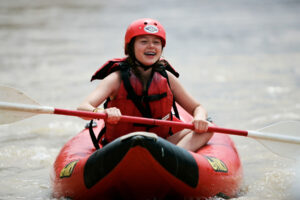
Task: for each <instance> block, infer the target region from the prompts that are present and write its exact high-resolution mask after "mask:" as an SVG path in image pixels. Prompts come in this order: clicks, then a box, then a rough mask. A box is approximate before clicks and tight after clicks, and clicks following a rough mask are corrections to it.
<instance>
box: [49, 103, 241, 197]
mask: <svg viewBox="0 0 300 200" xmlns="http://www.w3.org/2000/svg"><path fill="white" fill-rule="evenodd" d="M179 112H180V114H181V118H182V119H183V120H184V121H186V122H188V121H190V120H191V116H190V115H189V114H187V113H186V112H185V111H184V110H183V109H182V108H179ZM103 127H104V122H103V121H102V120H99V121H98V122H97V126H96V127H94V128H93V130H94V132H95V133H99V132H100V130H101V129H102V128H103ZM53 168H54V176H53V177H52V182H53V196H54V197H56V198H60V197H66V198H70V199H184V198H190V197H193V198H195V197H197V198H198V197H200V198H206V197H212V196H221V197H223V198H226V197H233V196H235V195H236V194H237V192H238V190H239V187H240V184H241V181H242V166H241V162H240V159H239V155H238V152H237V150H236V148H235V145H234V143H233V142H232V140H231V139H230V137H229V136H228V135H225V134H214V136H213V137H212V138H211V140H210V141H209V142H208V144H207V145H206V146H204V147H202V148H201V149H200V150H198V151H197V152H190V151H186V150H185V149H182V148H180V147H177V146H175V145H173V144H171V143H169V142H168V141H166V140H164V139H162V138H160V137H158V136H157V135H155V134H152V133H145V132H135V133H131V134H128V135H125V136H123V137H120V138H118V139H116V140H114V141H113V142H111V143H109V144H107V145H105V146H104V147H102V145H100V149H97V150H96V148H95V147H94V145H93V142H92V140H91V137H90V134H89V129H88V128H86V129H84V130H83V131H82V132H80V133H79V134H78V135H76V136H75V137H74V138H72V139H71V140H70V141H68V142H67V143H66V144H65V145H64V147H63V148H62V149H61V151H60V153H59V155H58V156H57V158H56V161H55V163H54V166H53Z"/></svg>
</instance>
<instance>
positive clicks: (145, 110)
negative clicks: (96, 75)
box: [121, 64, 167, 118]
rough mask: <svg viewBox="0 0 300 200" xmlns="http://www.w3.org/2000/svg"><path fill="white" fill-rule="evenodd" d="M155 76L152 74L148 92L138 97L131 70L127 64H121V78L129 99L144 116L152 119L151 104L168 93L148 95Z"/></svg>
mask: <svg viewBox="0 0 300 200" xmlns="http://www.w3.org/2000/svg"><path fill="white" fill-rule="evenodd" d="M153 74H154V72H152V74H151V77H150V79H149V80H148V82H147V86H146V90H145V91H143V94H142V95H137V94H136V93H135V91H134V89H133V87H132V85H131V83H130V68H129V67H128V66H127V65H126V64H121V77H122V80H123V83H124V87H125V89H126V91H127V93H128V96H127V98H128V99H130V100H132V101H133V103H134V104H135V106H136V107H137V109H138V110H139V112H140V113H141V114H142V116H143V117H147V118H152V113H151V109H150V105H149V102H151V101H158V100H160V99H162V98H165V97H167V93H166V92H165V93H162V94H153V95H148V90H149V87H150V84H151V81H152V79H153Z"/></svg>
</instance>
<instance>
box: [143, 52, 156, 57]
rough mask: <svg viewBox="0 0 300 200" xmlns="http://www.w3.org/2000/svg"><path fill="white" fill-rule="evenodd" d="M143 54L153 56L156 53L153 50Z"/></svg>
mask: <svg viewBox="0 0 300 200" xmlns="http://www.w3.org/2000/svg"><path fill="white" fill-rule="evenodd" d="M145 55H149V56H155V55H156V53H154V52H146V53H145Z"/></svg>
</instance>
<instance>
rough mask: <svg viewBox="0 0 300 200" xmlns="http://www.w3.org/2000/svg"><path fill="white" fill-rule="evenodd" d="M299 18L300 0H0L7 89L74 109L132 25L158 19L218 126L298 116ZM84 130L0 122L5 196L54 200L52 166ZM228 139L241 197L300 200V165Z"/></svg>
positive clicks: (2, 74)
mask: <svg viewBox="0 0 300 200" xmlns="http://www.w3.org/2000/svg"><path fill="white" fill-rule="evenodd" d="M299 11H300V1H297V0H284V1H282V0H227V1H220V0H189V1H182V0H164V1H161V0H153V1H151V2H150V1H144V0H131V1H128V0H102V1H99V0H98V1H97V0H89V1H81V0H64V1H60V0H51V1H43V0H0V44H1V45H0V84H1V85H6V86H10V87H14V88H18V89H20V90H22V91H23V92H25V93H26V94H27V95H29V96H30V97H32V98H33V99H35V100H37V101H38V102H39V103H40V104H42V105H49V106H53V107H59V108H70V109H75V108H76V107H77V105H78V104H79V103H80V102H81V101H82V100H83V98H84V97H85V96H86V95H87V94H88V93H89V92H90V91H91V90H92V89H93V88H94V87H95V86H96V85H97V83H90V82H89V79H90V76H91V75H92V74H93V73H94V71H95V70H97V68H98V67H99V66H100V65H101V64H103V63H104V62H105V61H106V60H108V59H110V58H114V57H122V56H123V37H124V34H125V30H126V27H127V25H128V24H129V23H130V22H131V21H133V20H135V19H137V18H142V17H152V18H155V19H158V20H159V21H160V22H161V23H162V24H163V25H164V26H165V29H166V31H167V46H166V48H165V49H164V57H165V58H166V59H168V60H169V61H170V63H171V64H172V65H173V66H174V67H175V68H176V69H177V70H178V71H179V72H180V73H181V77H180V80H181V82H182V83H183V85H184V86H185V87H186V88H187V90H188V91H189V92H191V93H192V94H193V95H194V96H195V97H196V98H197V99H199V101H200V102H201V103H202V104H203V105H204V106H205V107H206V109H207V110H208V112H209V114H210V116H212V117H213V119H214V121H215V123H217V124H218V125H219V126H222V127H228V128H235V129H244V130H256V129H259V128H262V127H265V126H267V125H270V124H272V123H276V122H280V121H285V120H300V93H299V89H300V68H299V66H298V65H299V64H300V20H299V19H300V12H299ZM0 92H1V91H0ZM84 125H85V121H83V120H81V119H78V118H75V117H66V116H53V115H51V116H50V115H38V116H34V117H32V118H30V119H26V120H23V121H20V122H16V123H14V124H9V125H2V126H0V199H51V184H50V172H51V167H52V163H53V162H54V160H55V157H56V155H57V154H58V152H59V150H60V148H61V147H62V145H63V144H64V143H65V142H66V141H67V140H68V139H70V138H71V137H72V136H74V135H75V134H76V133H77V132H79V131H80V130H81V129H82V128H83V126H84ZM283 134H284V133H283ZM232 138H233V139H234V141H235V142H236V145H237V148H238V150H239V153H240V156H241V160H242V163H243V167H244V183H243V186H242V188H241V192H240V194H239V196H238V197H237V198H236V199H238V200H258V199H278V200H281V199H300V194H299V193H300V192H299V190H300V183H299V180H300V177H299V176H300V175H299V174H300V170H299V168H300V164H297V162H296V161H295V160H291V159H287V158H285V157H280V156H278V155H275V154H273V153H271V152H270V151H269V150H267V149H266V148H265V147H264V146H262V145H261V144H259V143H258V142H256V141H255V140H253V139H250V138H241V137H237V136H233V137H232ZM215 199H216V198H215Z"/></svg>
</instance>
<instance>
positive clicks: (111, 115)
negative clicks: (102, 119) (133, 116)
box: [104, 107, 122, 124]
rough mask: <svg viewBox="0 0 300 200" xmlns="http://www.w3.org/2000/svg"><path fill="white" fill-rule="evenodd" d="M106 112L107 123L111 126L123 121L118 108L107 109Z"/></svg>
mask: <svg viewBox="0 0 300 200" xmlns="http://www.w3.org/2000/svg"><path fill="white" fill-rule="evenodd" d="M104 112H105V113H106V114H107V120H106V121H107V123H109V124H117V123H119V121H120V119H121V116H122V114H121V111H120V110H119V109H118V108H116V107H113V108H107V109H105V110H104Z"/></svg>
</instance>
